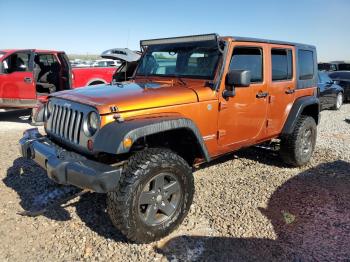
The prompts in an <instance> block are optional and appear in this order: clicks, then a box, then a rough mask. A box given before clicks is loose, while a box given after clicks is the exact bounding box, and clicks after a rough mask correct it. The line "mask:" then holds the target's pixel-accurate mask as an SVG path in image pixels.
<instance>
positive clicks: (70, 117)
mask: <svg viewBox="0 0 350 262" xmlns="http://www.w3.org/2000/svg"><path fill="white" fill-rule="evenodd" d="M82 123H83V112H80V111H78V110H76V109H73V108H69V107H67V106H64V105H58V104H54V105H53V110H52V114H51V130H50V133H51V134H53V135H56V136H59V137H60V138H63V139H65V140H68V141H70V142H73V143H75V144H79V142H80V141H79V140H80V139H79V138H80V130H81V127H82Z"/></svg>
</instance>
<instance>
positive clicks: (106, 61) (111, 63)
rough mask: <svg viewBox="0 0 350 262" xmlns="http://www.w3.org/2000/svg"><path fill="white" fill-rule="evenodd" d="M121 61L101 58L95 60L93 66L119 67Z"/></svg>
mask: <svg viewBox="0 0 350 262" xmlns="http://www.w3.org/2000/svg"><path fill="white" fill-rule="evenodd" d="M120 64H121V63H120V61H117V60H112V59H99V60H96V61H94V62H93V63H92V64H91V66H92V67H111V66H112V67H113V66H114V67H117V66H120Z"/></svg>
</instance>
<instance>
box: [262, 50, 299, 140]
mask: <svg viewBox="0 0 350 262" xmlns="http://www.w3.org/2000/svg"><path fill="white" fill-rule="evenodd" d="M269 58H270V59H269V60H270V66H269V81H268V82H269V85H268V92H269V99H268V113H267V122H266V127H267V135H268V136H273V135H276V134H279V133H280V131H281V129H282V128H283V125H284V123H285V121H286V119H287V117H288V113H289V110H290V109H291V106H292V104H293V101H294V96H295V88H296V79H295V66H294V65H295V49H294V47H293V46H285V45H283V46H281V45H270V49H269Z"/></svg>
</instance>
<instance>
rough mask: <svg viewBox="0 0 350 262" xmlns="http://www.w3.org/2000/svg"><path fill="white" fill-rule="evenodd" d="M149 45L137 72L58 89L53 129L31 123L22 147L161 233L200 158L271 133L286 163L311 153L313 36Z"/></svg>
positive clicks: (55, 175)
mask: <svg viewBox="0 0 350 262" xmlns="http://www.w3.org/2000/svg"><path fill="white" fill-rule="evenodd" d="M141 47H142V50H143V55H142V58H141V59H140V61H139V65H138V67H137V69H136V72H135V74H134V76H133V79H132V80H131V81H127V82H117V83H115V84H114V85H113V86H112V87H111V86H105V87H88V88H82V89H76V90H69V91H63V92H59V93H55V94H52V95H51V97H50V99H49V102H48V103H47V104H46V106H45V108H44V109H43V110H44V112H45V114H44V116H45V129H46V133H47V135H46V136H43V135H41V134H40V133H39V132H38V130H37V129H31V130H27V131H26V132H25V133H24V136H23V138H22V139H21V140H20V145H21V148H22V155H23V156H24V157H25V158H28V159H33V160H34V161H35V162H36V163H38V164H39V165H41V166H42V167H43V168H44V169H46V170H47V174H48V176H49V177H50V178H51V179H53V180H54V181H56V182H57V183H59V184H70V185H75V186H77V187H80V188H83V189H88V190H92V191H95V192H100V193H107V211H108V213H109V215H110V218H111V221H112V222H113V224H114V225H115V226H116V227H117V228H118V229H119V230H120V231H121V232H122V233H123V234H124V235H125V236H126V237H127V238H128V239H130V240H131V241H135V242H151V241H155V240H157V239H160V238H162V237H164V236H166V235H168V234H169V233H170V232H172V231H173V230H174V229H175V228H176V227H178V226H179V224H180V223H181V222H182V221H183V219H184V218H185V216H186V214H187V213H188V210H189V208H190V205H191V203H192V199H193V194H194V180H193V175H192V167H193V166H197V165H199V164H201V163H204V162H211V161H212V160H213V159H215V158H218V157H220V156H222V155H225V154H227V153H229V152H232V151H235V150H238V149H240V148H243V147H249V146H252V145H257V144H261V143H263V142H265V143H269V142H270V141H271V140H272V139H280V153H281V157H282V159H283V160H284V161H285V162H286V163H288V164H290V165H293V166H302V165H305V164H306V163H308V162H309V160H310V158H311V156H312V154H313V151H314V149H315V143H316V133H317V124H318V121H319V100H318V98H317V58H316V49H315V47H313V46H309V45H303V44H295V43H287V42H279V41H270V40H261V39H252V38H244V37H220V36H218V35H216V34H209V35H198V36H188V37H176V38H165V39H153V40H144V41H141ZM296 58H298V59H296ZM295 61H297V63H295ZM295 69H296V70H295ZM198 190H202V189H200V188H198ZM205 190H208V189H207V188H206V189H205Z"/></svg>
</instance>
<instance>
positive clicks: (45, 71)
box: [0, 49, 116, 109]
mask: <svg viewBox="0 0 350 262" xmlns="http://www.w3.org/2000/svg"><path fill="white" fill-rule="evenodd" d="M115 71H116V68H115V67H104V68H93V67H92V68H74V69H72V68H71V65H70V63H69V60H68V57H67V55H66V54H65V53H64V52H61V51H52V50H33V49H31V50H18V49H16V50H0V109H14V108H33V107H35V106H36V105H37V103H38V100H39V101H45V100H46V98H47V96H48V95H49V94H50V93H53V92H56V91H62V90H66V89H71V88H77V87H83V86H88V85H96V84H105V83H109V82H111V81H112V78H113V75H114V74H115Z"/></svg>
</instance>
